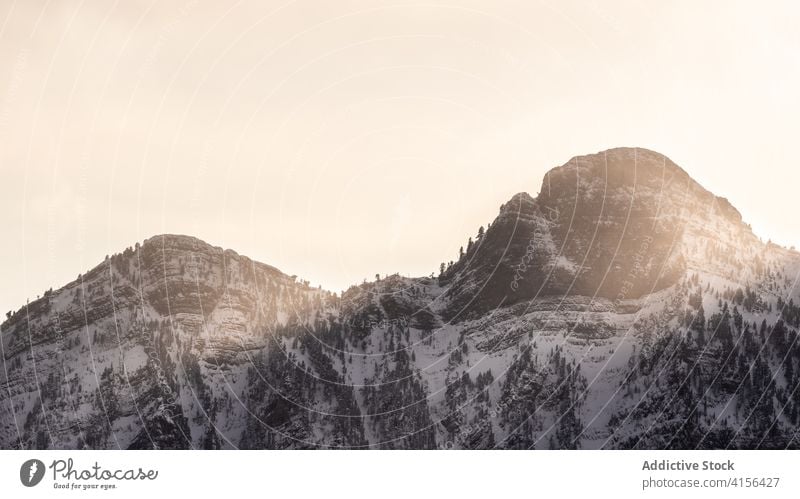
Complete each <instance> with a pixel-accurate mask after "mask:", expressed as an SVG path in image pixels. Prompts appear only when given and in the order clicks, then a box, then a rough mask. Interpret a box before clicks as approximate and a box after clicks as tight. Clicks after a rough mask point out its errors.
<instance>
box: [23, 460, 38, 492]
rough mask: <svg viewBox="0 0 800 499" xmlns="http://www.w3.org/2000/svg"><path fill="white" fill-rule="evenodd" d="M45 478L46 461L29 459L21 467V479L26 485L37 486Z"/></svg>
mask: <svg viewBox="0 0 800 499" xmlns="http://www.w3.org/2000/svg"><path fill="white" fill-rule="evenodd" d="M42 478H44V463H43V462H41V461H39V460H38V459H28V460H27V461H25V462H24V463H22V467H21V468H20V469H19V480H20V481H21V482H22V485H24V486H26V487H35V486H36V485H38V484H39V482H41V481H42Z"/></svg>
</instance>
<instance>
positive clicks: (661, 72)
mask: <svg viewBox="0 0 800 499" xmlns="http://www.w3.org/2000/svg"><path fill="white" fill-rule="evenodd" d="M779 4H781V5H779ZM789 12H793V13H794V14H795V15H789V14H787V13H789ZM798 14H800V9H798V7H797V6H796V5H795V4H793V3H790V2H770V3H769V4H763V3H762V4H758V3H756V2H749V3H744V2H729V1H724V2H723V1H719V2H689V1H685V2H648V3H647V4H644V3H642V2H635V1H616V2H591V1H587V2H567V1H558V2H556V1H553V2H531V3H530V5H524V4H522V3H520V2H501V1H492V2H487V1H474V2H450V1H448V2H443V3H441V5H439V2H436V1H430V2H425V4H424V5H420V4H418V3H416V2H403V1H396V0H395V1H392V2H376V1H363V2H357V1H350V2H325V1H316V2H303V1H298V2H289V1H286V2H238V3H233V2H216V3H212V2H202V1H197V2H195V1H188V2H184V1H179V2H159V3H156V2H152V1H142V2H118V3H114V2H101V1H87V2H51V3H47V2H38V1H25V2H2V3H0V67H2V71H0V165H1V166H0V167H1V168H2V182H0V211H1V212H2V225H3V239H2V241H3V244H2V246H0V261H2V267H1V268H0V273H2V276H3V281H4V282H5V283H6V285H4V286H2V289H0V307H2V310H3V311H4V312H5V310H10V309H17V308H18V307H19V306H20V305H22V304H24V303H25V300H26V299H28V298H30V299H33V298H35V297H36V295H40V294H42V293H43V292H44V290H46V289H47V288H50V287H57V286H61V285H63V284H65V283H66V282H68V281H70V280H72V279H74V278H75V277H76V276H77V274H78V273H81V272H85V271H86V270H88V269H89V268H91V267H93V266H94V265H96V264H97V263H99V262H101V261H102V260H103V258H104V256H105V255H106V254H113V253H116V252H120V251H122V250H124V249H125V248H126V247H127V246H132V245H133V244H134V243H136V242H137V241H139V242H140V241H142V240H143V239H145V238H148V237H150V236H153V235H156V234H160V233H179V234H190V235H194V236H196V237H199V238H200V239H203V240H205V241H207V242H209V243H211V244H213V245H217V246H223V247H226V248H232V249H234V250H236V251H237V252H239V253H242V254H245V255H247V256H250V257H252V258H254V259H256V260H259V261H262V262H265V263H269V264H271V265H274V266H276V267H278V268H279V269H281V270H282V271H284V272H285V273H287V274H290V275H291V274H296V275H298V276H299V277H301V278H303V279H307V280H309V281H311V283H312V284H314V285H317V284H320V285H322V286H323V287H324V288H327V289H330V290H335V291H338V290H341V289H345V288H347V287H348V286H349V285H350V284H355V283H360V282H361V281H362V280H363V279H365V278H369V279H371V278H373V277H374V275H375V273H381V274H390V273H395V272H399V273H401V274H404V275H427V274H430V273H431V272H436V271H438V266H439V262H442V261H447V260H452V259H454V258H455V257H456V256H457V254H458V249H459V246H461V245H463V244H465V242H466V240H467V238H468V237H469V236H474V234H475V232H476V231H477V229H478V227H479V226H480V225H485V224H486V223H487V222H490V221H492V219H493V218H494V217H495V216H496V214H497V210H498V208H499V206H500V204H501V203H503V202H505V201H507V200H508V199H509V198H510V197H511V196H512V195H514V194H515V193H517V192H520V191H527V192H529V193H531V194H532V195H535V194H536V193H537V192H538V190H539V186H540V185H541V181H542V177H543V175H544V174H545V172H547V171H548V170H549V169H550V168H552V167H554V166H558V165H560V164H563V163H565V162H567V161H568V160H569V159H570V158H571V157H572V156H575V155H581V154H588V153H594V152H597V151H600V150H604V149H608V148H611V147H617V146H638V147H645V148H648V149H652V150H655V151H658V152H661V153H663V154H666V155H667V156H669V157H670V158H671V159H672V160H673V161H674V162H675V163H677V164H678V165H680V166H681V167H683V168H684V169H685V170H686V171H687V172H688V173H689V174H690V175H691V176H693V177H694V178H695V179H696V180H697V181H698V182H700V183H701V184H702V185H703V186H704V187H706V188H707V189H709V190H711V191H712V192H714V193H715V194H717V195H720V196H723V197H726V198H728V199H729V200H730V201H731V203H732V204H733V205H734V206H736V207H737V208H738V209H739V210H740V211H741V212H742V215H743V218H744V219H745V221H746V222H748V223H750V224H751V225H752V227H753V230H754V231H755V232H756V234H758V235H759V236H761V237H762V238H764V239H765V240H766V239H772V240H773V241H775V242H778V243H780V244H783V245H786V246H791V245H797V246H800V230H798V224H797V221H796V216H795V212H796V210H797V199H798V189H800V187H799V186H800V168H798V162H797V157H798V156H797V151H795V149H796V148H798V144H797V137H798V136H800V126H799V125H798V118H797V117H798V116H800V93H798V92H797V89H798V88H800V31H798V29H797V19H798Z"/></svg>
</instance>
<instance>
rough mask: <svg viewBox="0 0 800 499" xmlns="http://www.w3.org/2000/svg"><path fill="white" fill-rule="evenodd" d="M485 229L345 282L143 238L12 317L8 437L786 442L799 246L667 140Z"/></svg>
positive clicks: (7, 331)
mask: <svg viewBox="0 0 800 499" xmlns="http://www.w3.org/2000/svg"><path fill="white" fill-rule="evenodd" d="M474 237H475V240H474V241H472V239H471V240H470V244H467V245H466V246H465V247H466V251H465V252H464V254H463V256H461V257H460V258H459V259H458V261H455V262H452V264H451V265H445V266H444V271H443V272H442V273H441V275H440V276H438V277H435V278H416V279H411V278H404V277H400V276H397V275H395V276H388V277H385V278H383V279H380V280H378V281H376V282H371V283H364V284H362V285H360V286H354V287H352V288H351V289H349V290H348V291H347V292H345V293H344V294H343V295H342V296H337V295H335V294H332V293H328V292H326V291H323V290H319V289H313V288H310V287H309V286H308V285H307V284H306V283H304V282H302V281H298V280H297V279H295V278H292V277H289V276H286V275H284V274H282V273H281V272H280V271H278V270H276V269H274V268H272V267H269V266H267V265H264V264H260V263H257V262H253V261H252V260H250V259H248V258H246V257H243V256H240V255H237V254H236V253H234V252H232V251H229V250H228V251H223V250H222V249H220V248H215V247H212V246H210V245H207V244H205V243H203V242H201V241H199V240H197V239H194V238H191V237H186V236H172V235H165V236H157V237H154V238H151V239H149V240H147V241H145V242H144V243H143V244H142V245H141V246H139V245H137V246H136V247H134V248H129V249H127V250H125V251H124V252H123V253H121V254H118V255H114V256H113V257H110V258H108V259H106V261H105V262H103V263H101V264H100V265H98V266H97V267H95V268H94V269H93V270H91V271H90V272H89V273H87V274H85V275H82V276H79V277H78V279H77V280H76V281H74V282H72V283H70V284H68V285H67V286H65V287H63V288H61V289H59V290H56V291H50V292H48V293H46V295H45V296H44V297H43V298H41V299H39V300H37V301H35V302H32V303H29V304H27V305H26V306H24V307H22V308H21V309H20V310H18V311H16V312H15V313H13V314H11V315H10V317H9V318H8V320H7V321H6V322H5V323H4V324H3V325H2V343H1V344H2V357H3V361H4V362H3V370H2V371H0V448H18V447H22V448H81V447H90V448H152V447H156V448H309V447H333V448H340V447H347V448H353V447H355V448H362V447H374V448H495V447H496V448H633V447H637V448H695V447H701V448H724V447H742V448H755V447H769V448H784V447H791V448H796V447H798V443H800V436H799V435H798V428H800V389H798V388H799V385H800V344H799V343H798V342H797V330H798V327H800V293H798V286H797V284H798V282H797V280H798V278H800V255H799V254H798V253H796V252H794V251H790V250H787V249H784V248H780V247H778V246H775V245H772V244H768V243H763V242H762V241H760V240H759V239H758V238H757V237H755V236H754V235H753V233H752V232H751V230H750V228H749V226H747V225H746V224H745V223H744V222H743V221H742V219H741V216H740V214H739V213H738V212H737V211H736V209H735V208H733V207H732V206H731V205H730V203H728V202H727V201H726V200H725V199H723V198H719V197H717V196H715V195H713V194H711V193H710V192H708V191H707V190H706V189H704V188H703V187H701V186H700V185H698V184H697V183H696V182H695V181H693V180H692V179H691V178H690V177H689V175H688V174H686V172H684V171H683V170H682V169H680V168H679V167H678V166H677V165H675V164H674V163H672V162H671V161H670V160H669V159H668V158H666V157H665V156H662V155H660V154H658V153H655V152H652V151H647V150H644V149H627V148H624V149H613V150H609V151H605V152H602V153H599V154H594V155H590V156H580V157H576V158H573V159H572V160H570V161H569V162H568V163H566V164H565V165H563V166H561V167H558V168H554V169H553V170H551V171H550V172H549V173H548V174H547V175H546V176H545V178H544V180H543V183H542V186H541V189H540V192H539V194H538V196H537V197H535V198H534V197H531V196H529V195H528V194H525V193H520V194H517V195H516V196H514V197H513V198H512V199H511V200H509V201H508V202H507V203H505V204H504V205H503V206H502V207H501V208H500V213H499V215H498V217H497V218H496V219H495V220H494V221H493V222H492V223H491V224H490V225H489V226H488V228H487V229H486V230H485V231H484V230H481V231H479V233H478V235H477V236H474ZM422 243H424V242H421V244H422Z"/></svg>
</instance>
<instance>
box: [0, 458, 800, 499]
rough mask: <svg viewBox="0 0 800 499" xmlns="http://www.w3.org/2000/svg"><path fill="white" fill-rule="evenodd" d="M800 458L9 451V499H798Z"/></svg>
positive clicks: (5, 485) (3, 475)
mask: <svg viewBox="0 0 800 499" xmlns="http://www.w3.org/2000/svg"><path fill="white" fill-rule="evenodd" d="M799 464H800V451H693V452H683V451H321V450H315V451H0V465H1V466H0V470H2V471H1V472H0V486H2V490H3V497H14V498H25V497H31V498H35V497H85V496H92V497H108V498H115V499H116V498H126V497H136V498H141V497H143V496H144V495H154V496H156V497H164V494H181V495H182V497H192V498H195V497H198V498H203V497H214V498H220V497H225V496H229V495H231V494H232V495H237V494H238V495H242V496H244V495H248V496H249V495H252V494H258V495H259V496H260V497H314V496H317V495H319V496H321V497H325V498H340V497H341V498H347V499H354V498H362V497H363V498H371V499H374V498H376V497H380V498H394V497H398V498H399V497H402V498H405V499H408V498H409V497H420V498H428V497H438V496H442V497H459V498H462V497H466V498H469V497H480V498H487V497H504V496H505V497H508V496H512V497H535V496H542V495H547V494H551V493H554V494H555V493H557V494H569V496H570V497H580V495H585V496H586V497H589V496H594V495H597V494H601V497H607V496H609V495H611V494H613V495H614V496H615V497H645V496H647V497H675V495H676V494H681V495H684V494H688V495H689V496H694V497H752V496H753V495H754V494H758V495H759V496H763V497H798V494H799V493H800V485H798V483H800V482H798V480H800V479H798V471H797V469H798V465H799Z"/></svg>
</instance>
